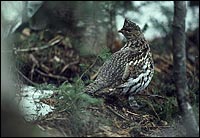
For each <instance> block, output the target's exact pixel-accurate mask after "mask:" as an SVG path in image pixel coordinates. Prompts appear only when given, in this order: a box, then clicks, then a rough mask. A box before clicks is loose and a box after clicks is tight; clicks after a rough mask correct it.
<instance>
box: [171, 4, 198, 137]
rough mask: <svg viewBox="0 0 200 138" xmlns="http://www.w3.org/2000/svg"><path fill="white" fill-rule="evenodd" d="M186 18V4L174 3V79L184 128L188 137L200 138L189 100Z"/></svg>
mask: <svg viewBox="0 0 200 138" xmlns="http://www.w3.org/2000/svg"><path fill="white" fill-rule="evenodd" d="M185 16H186V2H185V1H175V2H174V22H173V46H174V50H173V58H174V63H173V64H174V78H175V85H176V92H177V100H178V104H179V108H180V110H181V112H182V114H183V120H184V122H183V123H184V127H185V128H186V134H187V136H198V135H199V126H198V124H197V121H196V118H195V115H194V112H193V109H192V107H191V105H190V103H189V99H188V95H187V93H188V89H187V77H186V51H185V39H186V36H185Z"/></svg>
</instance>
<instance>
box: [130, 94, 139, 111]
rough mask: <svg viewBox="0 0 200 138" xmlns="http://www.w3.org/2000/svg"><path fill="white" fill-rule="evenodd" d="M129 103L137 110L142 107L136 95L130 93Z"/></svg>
mask: <svg viewBox="0 0 200 138" xmlns="http://www.w3.org/2000/svg"><path fill="white" fill-rule="evenodd" d="M128 103H129V105H130V107H131V108H133V109H136V110H138V109H140V107H141V106H140V105H138V103H137V101H136V100H135V98H134V96H132V95H130V96H129V97H128Z"/></svg>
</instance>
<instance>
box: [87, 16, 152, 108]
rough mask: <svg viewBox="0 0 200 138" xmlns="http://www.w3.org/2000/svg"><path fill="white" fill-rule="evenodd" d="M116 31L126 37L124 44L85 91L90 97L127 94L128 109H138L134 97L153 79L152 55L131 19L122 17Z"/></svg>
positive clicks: (101, 68)
mask: <svg viewBox="0 0 200 138" xmlns="http://www.w3.org/2000/svg"><path fill="white" fill-rule="evenodd" d="M118 32H119V33H122V34H123V35H124V37H125V38H126V43H125V45H124V46H123V47H122V48H121V49H120V50H119V51H117V52H115V53H113V54H112V55H111V57H110V58H109V59H108V60H106V61H105V62H104V64H103V65H102V66H101V67H100V69H99V73H98V75H97V77H96V79H95V80H94V81H93V82H92V83H90V84H89V85H88V86H86V88H85V90H84V91H85V92H86V93H88V94H90V95H101V94H103V95H106V96H109V95H116V96H120V95H126V96H128V101H129V103H130V105H131V106H138V104H137V102H135V100H134V96H133V95H134V94H135V93H138V92H140V91H143V90H144V89H145V88H146V87H147V86H148V85H149V83H150V81H151V80H152V77H153V74H154V63H153V58H152V53H151V50H150V46H149V43H148V41H147V40H146V39H145V37H144V34H143V32H142V30H141V29H140V27H139V26H138V25H137V24H136V23H134V22H132V21H131V20H130V19H128V18H125V20H124V25H123V27H122V29H120V30H119V31H118ZM131 102H132V103H131Z"/></svg>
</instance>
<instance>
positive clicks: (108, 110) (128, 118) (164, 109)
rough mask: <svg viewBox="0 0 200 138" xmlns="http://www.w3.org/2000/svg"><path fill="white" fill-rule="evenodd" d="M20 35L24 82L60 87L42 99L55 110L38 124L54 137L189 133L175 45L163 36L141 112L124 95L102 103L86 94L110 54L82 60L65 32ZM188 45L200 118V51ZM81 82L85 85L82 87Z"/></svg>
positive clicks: (155, 50)
mask: <svg viewBox="0 0 200 138" xmlns="http://www.w3.org/2000/svg"><path fill="white" fill-rule="evenodd" d="M26 29H27V28H26ZM19 37H20V39H19V41H18V42H16V49H15V53H16V59H17V61H16V62H17V69H18V71H17V72H20V74H19V76H20V78H23V79H24V80H25V81H26V82H28V83H29V85H33V86H36V85H38V84H42V83H45V84H55V85H56V86H57V89H56V90H55V93H54V94H53V95H52V96H51V97H50V98H43V99H41V100H40V101H41V102H43V103H45V104H49V105H51V106H54V107H55V110H54V111H53V112H50V113H49V114H47V115H45V116H42V117H39V118H38V119H37V120H36V121H34V122H33V123H34V124H36V125H37V126H39V128H40V129H41V130H43V131H44V132H47V133H48V134H49V136H87V137H143V136H145V137H146V136H184V135H185V133H184V132H185V130H184V127H183V125H182V123H181V121H182V118H181V115H180V112H179V110H178V104H177V102H176V97H175V95H176V94H175V86H174V82H173V58H172V57H173V56H172V52H171V50H172V47H171V46H169V47H164V46H163V47H162V46H161V45H163V44H166V45H168V44H169V45H170V42H168V43H165V40H163V39H162V38H160V39H155V40H154V41H152V42H150V44H151V45H152V47H151V48H152V53H153V59H154V64H155V73H154V77H153V79H152V81H151V83H150V85H149V86H148V88H147V89H146V90H144V91H143V92H141V93H139V94H137V95H135V97H136V99H137V101H139V103H140V104H141V105H142V108H140V109H137V110H136V109H132V108H130V107H129V106H127V103H126V102H125V101H126V99H125V98H124V97H122V98H121V97H120V98H116V97H115V98H109V99H103V98H97V97H91V96H89V95H87V94H83V93H81V90H82V88H83V87H84V86H85V85H88V84H89V82H91V81H92V80H93V79H94V78H95V77H96V74H97V72H98V68H99V67H100V66H101V65H102V63H103V62H104V61H105V60H106V58H105V57H107V56H109V55H110V54H111V53H107V52H105V51H104V52H103V53H101V54H100V55H98V56H81V55H79V52H78V51H77V49H74V47H73V44H72V43H71V42H70V39H69V38H68V37H65V36H63V35H61V34H59V35H58V34H55V35H52V36H51V37H49V36H48V37H46V36H44V32H42V31H41V32H34V33H32V32H30V30H29V29H27V30H25V29H24V30H23V31H22V33H21V34H20V35H19ZM189 44H190V46H189V47H188V48H187V77H188V82H190V83H188V87H189V97H190V99H191V104H192V105H193V109H194V111H195V113H196V115H197V118H199V101H198V99H199V77H198V76H199V59H196V56H198V57H199V53H198V52H197V51H199V49H198V47H197V46H196V45H194V44H193V43H192V42H190V43H189ZM159 45H160V46H159ZM19 46H20V48H19ZM196 52H197V53H196ZM22 74H23V75H22ZM78 80H81V82H82V83H81V84H79V83H78V84H77V81H78ZM63 83H64V84H66V86H63ZM61 85H62V86H61ZM63 87H64V88H63ZM78 87H79V88H78ZM63 97H64V98H63ZM198 121H199V120H198Z"/></svg>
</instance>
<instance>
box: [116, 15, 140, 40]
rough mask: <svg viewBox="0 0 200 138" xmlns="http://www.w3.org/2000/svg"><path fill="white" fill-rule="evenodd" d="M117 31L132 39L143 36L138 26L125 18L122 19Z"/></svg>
mask: <svg viewBox="0 0 200 138" xmlns="http://www.w3.org/2000/svg"><path fill="white" fill-rule="evenodd" d="M118 32H120V33H122V34H123V35H124V37H125V38H126V39H127V40H134V39H137V38H138V37H141V36H143V34H142V31H141V29H140V27H139V26H138V25H136V24H135V23H134V22H132V21H130V20H128V19H127V18H126V19H125V21H124V25H123V27H122V29H121V30H119V31H118Z"/></svg>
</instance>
